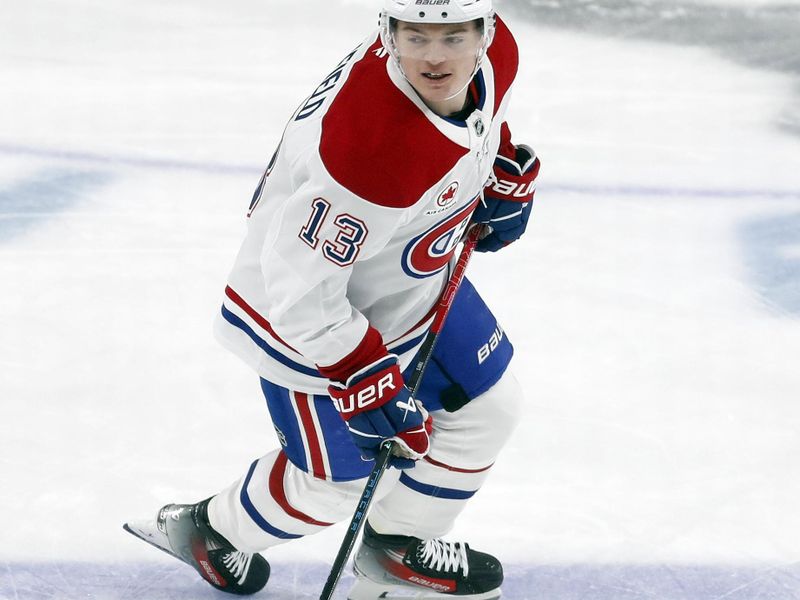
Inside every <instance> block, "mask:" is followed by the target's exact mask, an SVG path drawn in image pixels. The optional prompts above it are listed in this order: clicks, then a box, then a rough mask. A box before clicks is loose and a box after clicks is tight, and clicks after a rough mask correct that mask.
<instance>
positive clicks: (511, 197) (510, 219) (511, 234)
mask: <svg viewBox="0 0 800 600" xmlns="http://www.w3.org/2000/svg"><path fill="white" fill-rule="evenodd" d="M538 175H539V159H538V157H537V156H536V153H535V152H534V151H533V150H532V149H531V148H530V147H528V146H525V145H521V146H515V145H514V144H512V143H511V134H510V133H509V131H508V127H507V126H506V125H505V124H504V125H503V129H502V130H501V144H500V151H499V153H498V154H497V158H496V159H495V161H494V171H493V172H492V176H491V178H490V180H489V183H488V184H487V185H486V188H485V190H484V198H483V201H482V202H481V204H479V205H478V208H476V209H475V212H474V213H473V215H472V220H473V221H474V222H476V223H486V224H487V225H488V226H489V228H490V230H491V231H490V232H489V233H488V234H487V235H485V236H484V237H483V238H482V239H481V240H480V241H479V242H478V245H477V246H475V249H476V250H477V251H478V252H496V251H497V250H500V249H501V248H505V247H506V246H508V245H509V244H510V243H512V242H514V241H516V240H518V239H519V238H520V237H521V236H522V234H523V233H525V229H526V228H527V226H528V219H529V218H530V214H531V208H532V207H533V196H534V194H535V193H536V177H537V176H538Z"/></svg>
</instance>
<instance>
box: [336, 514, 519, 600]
mask: <svg viewBox="0 0 800 600" xmlns="http://www.w3.org/2000/svg"><path fill="white" fill-rule="evenodd" d="M353 566H354V570H355V574H356V579H357V580H356V584H355V585H354V586H353V588H352V589H351V590H350V593H349V594H348V596H347V597H348V600H377V599H385V600H394V599H395V598H396V599H400V598H403V599H411V598H414V599H417V600H443V599H448V598H449V599H452V598H454V597H455V598H458V599H459V600H495V599H497V598H499V597H500V584H502V583H503V567H502V565H501V564H500V561H498V560H497V559H496V558H495V557H494V556H490V555H489V554H484V553H482V552H476V551H474V550H472V549H470V547H469V545H468V544H464V543H461V542H445V541H443V540H439V539H432V540H421V539H419V538H415V537H407V536H402V535H381V534H379V533H376V532H375V530H374V529H372V527H370V525H369V523H367V524H366V526H365V528H364V539H363V540H362V543H361V546H360V548H359V549H358V552H357V553H356V557H355V560H354V562H353Z"/></svg>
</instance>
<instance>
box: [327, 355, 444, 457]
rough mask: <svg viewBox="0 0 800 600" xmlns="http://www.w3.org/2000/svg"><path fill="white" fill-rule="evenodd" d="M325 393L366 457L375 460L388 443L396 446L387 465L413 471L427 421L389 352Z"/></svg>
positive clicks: (425, 441) (424, 448)
mask: <svg viewBox="0 0 800 600" xmlns="http://www.w3.org/2000/svg"><path fill="white" fill-rule="evenodd" d="M328 393H329V394H330V396H331V398H332V399H333V403H334V406H336V409H337V410H338V411H339V414H340V415H341V416H342V418H343V419H344V420H345V422H346V423H347V429H348V430H349V431H350V434H351V435H352V436H353V440H354V441H355V443H356V446H358V447H359V449H360V450H361V454H362V456H364V457H365V458H367V459H374V458H375V457H376V456H377V455H378V452H379V451H380V446H381V444H382V443H383V442H384V441H385V440H388V439H391V440H393V441H395V442H396V444H395V449H396V451H395V454H396V456H394V457H393V458H392V461H391V463H390V464H391V465H392V466H394V467H397V468H399V469H407V468H410V467H413V466H414V462H415V461H417V460H419V459H420V458H422V457H423V456H425V455H426V454H427V453H428V450H429V448H430V439H429V434H430V431H431V424H432V419H431V417H430V416H429V415H428V412H427V411H426V410H425V409H424V408H423V406H422V404H420V403H419V402H417V401H416V400H414V399H413V398H412V397H411V394H410V392H409V391H408V389H407V388H406V387H405V385H404V384H403V375H402V373H401V372H400V365H399V363H398V360H397V356H395V355H394V354H389V355H387V356H385V357H384V358H382V359H380V360H378V361H376V362H374V363H372V364H371V365H368V366H366V367H364V368H363V369H361V370H359V371H357V372H356V373H354V374H353V375H351V376H350V377H349V378H348V379H347V381H346V382H345V383H344V384H342V383H339V382H331V385H330V386H328Z"/></svg>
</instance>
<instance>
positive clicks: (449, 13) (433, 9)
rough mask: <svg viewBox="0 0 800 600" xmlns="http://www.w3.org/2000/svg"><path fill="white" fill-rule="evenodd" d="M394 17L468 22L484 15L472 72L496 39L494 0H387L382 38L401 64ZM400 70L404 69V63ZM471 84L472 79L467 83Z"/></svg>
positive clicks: (387, 48) (385, 2)
mask: <svg viewBox="0 0 800 600" xmlns="http://www.w3.org/2000/svg"><path fill="white" fill-rule="evenodd" d="M392 19H395V20H397V21H405V22H407V23H431V24H443V23H444V24H447V23H466V22H469V21H475V20H476V19H483V38H482V41H481V45H480V48H479V49H478V51H477V54H476V56H475V69H474V71H473V72H472V75H475V73H477V72H478V69H480V68H481V63H482V62H483V59H484V57H485V56H486V51H487V50H488V49H489V46H490V45H491V43H492V40H493V39H494V29H495V17H494V10H493V8H492V0H383V10H382V11H381V14H380V33H381V42H382V43H383V47H384V48H385V49H386V51H387V52H388V53H389V55H390V56H391V57H392V58H393V59H394V61H395V62H396V63H397V66H398V67H400V56H399V53H398V51H397V46H396V44H395V42H394V34H393V31H392V23H391V21H392ZM400 71H401V72H402V71H403V69H402V67H400ZM404 75H405V74H404ZM470 79H472V77H470ZM468 84H469V82H467V83H466V84H465V85H464V87H466V86H467V85H468Z"/></svg>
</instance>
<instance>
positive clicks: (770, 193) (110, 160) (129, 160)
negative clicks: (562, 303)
mask: <svg viewBox="0 0 800 600" xmlns="http://www.w3.org/2000/svg"><path fill="white" fill-rule="evenodd" d="M0 154H6V155H12V156H31V157H35V158H46V159H60V160H69V161H81V162H88V163H99V164H106V165H112V166H128V167H140V168H149V169H161V170H185V171H199V172H203V173H214V174H218V175H252V176H256V175H258V174H259V173H261V172H262V171H263V170H264V168H265V167H266V161H265V162H264V164H263V165H248V164H236V163H224V162H215V161H193V160H179V159H174V158H152V157H150V158H148V157H143V156H127V155H122V154H100V153H96V152H82V151H74V150H57V149H52V148H39V147H34V146H26V145H21V144H8V143H0ZM540 187H541V189H546V190H548V192H561V193H570V194H583V195H592V194H605V195H611V196H637V197H643V196H644V197H659V198H660V197H666V198H669V197H693V198H698V197H699V198H722V199H724V198H730V199H737V198H771V199H778V200H800V190H792V189H720V188H698V187H685V188H682V187H658V186H644V185H635V184H623V185H580V184H560V183H543V184H542V185H541V186H540Z"/></svg>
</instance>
